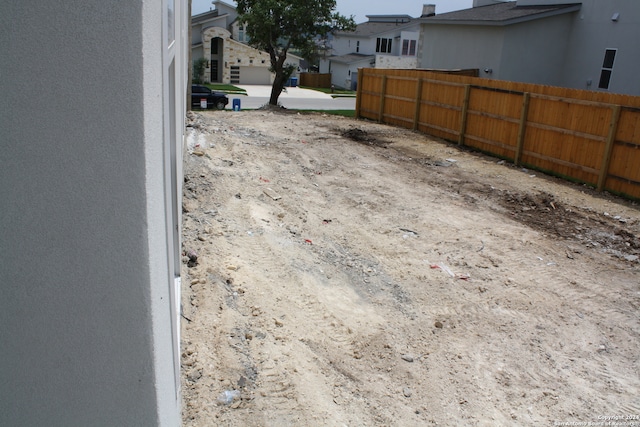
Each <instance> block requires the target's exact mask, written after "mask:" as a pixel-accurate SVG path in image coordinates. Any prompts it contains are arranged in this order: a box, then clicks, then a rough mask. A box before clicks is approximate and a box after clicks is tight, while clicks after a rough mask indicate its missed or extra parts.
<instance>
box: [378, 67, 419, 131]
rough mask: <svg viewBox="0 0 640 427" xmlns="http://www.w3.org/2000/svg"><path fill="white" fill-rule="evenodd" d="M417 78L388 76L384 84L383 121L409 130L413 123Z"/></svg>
mask: <svg viewBox="0 0 640 427" xmlns="http://www.w3.org/2000/svg"><path fill="white" fill-rule="evenodd" d="M417 85H418V79H417V78H411V77H397V76H390V77H388V78H387V82H386V93H385V96H386V101H385V103H384V111H383V121H384V122H385V123H389V124H393V125H397V126H403V127H408V128H411V127H412V126H413V121H414V113H415V105H416V90H417Z"/></svg>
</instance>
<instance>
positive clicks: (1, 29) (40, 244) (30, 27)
mask: <svg viewBox="0 0 640 427" xmlns="http://www.w3.org/2000/svg"><path fill="white" fill-rule="evenodd" d="M187 29H188V8H187V1H186V0H141V1H136V2H122V1H117V0H70V1H65V2H55V3H54V2H51V1H45V0H34V1H30V2H3V3H2V4H0V40H4V41H7V43H4V46H3V48H2V61H0V75H2V81H1V82H0V88H1V93H2V97H0V110H1V111H2V113H1V114H0V135H2V154H0V200H2V202H1V203H2V208H1V209H0V236H2V237H0V260H1V261H0V277H1V278H2V285H3V286H2V298H0V323H1V324H2V328H0V382H1V384H2V385H1V386H0V425H2V426H108V425H111V426H179V425H180V423H181V417H180V403H181V396H180V340H179V330H180V315H179V300H180V296H179V291H180V266H181V244H180V227H181V218H180V214H181V205H182V204H181V198H182V194H181V189H182V187H181V185H182V181H183V180H182V166H181V165H182V152H183V147H184V138H183V136H184V131H185V126H184V117H185V109H186V89H187V81H188V76H187V74H186V70H187V57H188V55H187V53H188V50H187V49H188V46H189V43H188V39H187ZM8 41H10V43H8ZM43 65H45V67H44V68H43ZM25 88H30V91H31V92H32V93H33V94H34V95H33V96H27V95H26V93H25Z"/></svg>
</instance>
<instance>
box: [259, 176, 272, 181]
mask: <svg viewBox="0 0 640 427" xmlns="http://www.w3.org/2000/svg"><path fill="white" fill-rule="evenodd" d="M260 181H262V182H271V181H269V180H268V179H267V178H263V177H260Z"/></svg>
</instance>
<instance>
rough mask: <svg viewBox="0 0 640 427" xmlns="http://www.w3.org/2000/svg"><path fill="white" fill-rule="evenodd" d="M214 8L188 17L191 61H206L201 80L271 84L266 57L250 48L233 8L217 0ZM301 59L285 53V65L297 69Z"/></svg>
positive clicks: (264, 53) (270, 73) (265, 54)
mask: <svg viewBox="0 0 640 427" xmlns="http://www.w3.org/2000/svg"><path fill="white" fill-rule="evenodd" d="M212 4H213V5H214V6H215V9H213V10H211V11H209V12H205V13H201V14H199V15H195V16H193V17H192V18H191V57H192V60H196V59H199V58H206V59H207V65H206V68H205V75H204V80H205V81H207V82H211V83H231V84H245V85H252V84H256V85H270V84H272V83H273V79H274V74H273V73H272V72H271V71H269V68H270V67H271V60H270V58H269V54H268V53H266V52H263V51H260V50H258V49H255V48H253V47H251V46H249V45H248V44H247V43H248V42H249V39H248V37H247V35H246V31H245V28H244V25H243V23H241V22H240V21H238V12H237V11H236V8H235V7H234V6H231V5H229V4H227V3H225V2H223V1H219V0H216V1H214V2H213V3H212ZM301 60H302V58H300V57H298V56H296V55H292V54H288V55H287V63H289V64H293V65H295V66H296V71H295V72H294V76H297V74H298V69H299V67H300V61H301Z"/></svg>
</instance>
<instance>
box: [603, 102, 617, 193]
mask: <svg viewBox="0 0 640 427" xmlns="http://www.w3.org/2000/svg"><path fill="white" fill-rule="evenodd" d="M620 110H621V108H620V106H619V105H614V106H613V109H612V110H611V123H609V135H607V143H606V145H605V147H604V153H603V156H602V165H601V166H600V176H599V177H598V187H597V190H598V191H602V190H604V184H605V182H606V181H607V175H608V174H609V165H610V164H611V153H612V152H613V144H614V143H615V141H616V133H618V122H619V121H620Z"/></svg>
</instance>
